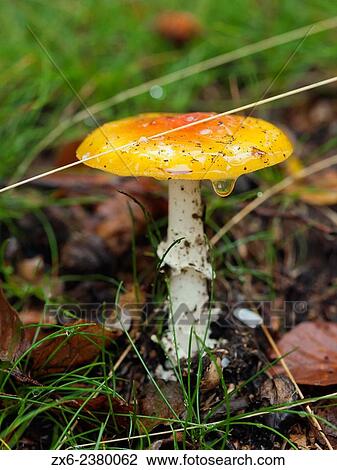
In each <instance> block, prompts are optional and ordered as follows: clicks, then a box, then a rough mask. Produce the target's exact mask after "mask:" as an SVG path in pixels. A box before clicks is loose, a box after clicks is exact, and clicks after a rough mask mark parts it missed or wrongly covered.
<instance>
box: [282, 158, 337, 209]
mask: <svg viewBox="0 0 337 470" xmlns="http://www.w3.org/2000/svg"><path fill="white" fill-rule="evenodd" d="M287 168H288V172H289V173H290V174H291V175H293V176H296V173H297V172H298V171H299V170H301V169H302V168H303V166H302V164H301V163H300V162H299V161H298V160H295V161H292V162H291V164H288V167H287ZM287 192H288V193H290V194H295V195H296V196H297V197H298V198H299V199H301V201H303V202H306V203H307V204H311V205H314V206H332V205H334V204H337V171H336V170H335V169H334V168H328V169H327V170H325V171H324V172H320V173H319V174H314V175H312V176H310V177H308V178H305V179H304V180H300V181H297V182H295V183H293V184H292V185H291V186H289V188H288V189H287Z"/></svg>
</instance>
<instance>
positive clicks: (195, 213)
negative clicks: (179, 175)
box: [158, 180, 212, 359]
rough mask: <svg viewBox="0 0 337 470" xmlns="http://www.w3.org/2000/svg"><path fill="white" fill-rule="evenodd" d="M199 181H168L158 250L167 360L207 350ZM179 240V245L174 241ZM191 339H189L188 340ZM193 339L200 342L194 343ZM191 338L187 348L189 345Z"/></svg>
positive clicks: (207, 268)
mask: <svg viewBox="0 0 337 470" xmlns="http://www.w3.org/2000/svg"><path fill="white" fill-rule="evenodd" d="M202 209H203V208H202V202H201V194H200V182H199V181H186V180H170V181H169V216H168V233H167V241H166V242H162V243H161V244H160V245H159V247H158V256H159V257H160V258H162V257H163V256H164V255H165V256H164V263H165V264H167V265H169V266H170V268H171V276H170V285H169V291H170V299H169V300H170V311H171V315H170V319H169V330H168V332H167V334H166V336H165V337H164V338H163V343H164V346H165V348H166V349H167V352H168V353H169V355H170V356H171V358H174V359H176V356H177V354H178V356H179V358H183V357H187V356H188V354H189V348H190V354H191V356H192V355H193V354H194V353H195V352H196V351H198V349H200V348H201V347H202V342H203V341H205V343H206V344H207V345H208V346H211V344H210V341H209V340H208V339H207V338H206V332H207V327H208V308H209V306H208V305H207V304H208V301H209V296H208V288H207V279H211V276H212V268H211V265H210V263H209V261H208V246H207V243H206V240H205V234H204V227H203V222H202ZM179 239H182V240H181V241H180V242H179V243H175V242H176V241H177V240H179ZM191 335H192V336H191ZM196 336H197V337H199V338H200V339H201V341H200V342H198V340H197V338H196ZM190 337H191V345H190Z"/></svg>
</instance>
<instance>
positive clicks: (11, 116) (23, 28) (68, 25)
mask: <svg viewBox="0 0 337 470" xmlns="http://www.w3.org/2000/svg"><path fill="white" fill-rule="evenodd" d="M167 9H173V10H176V9H179V10H185V11H190V12H192V13H193V14H194V15H195V17H196V18H197V20H198V21H199V22H200V24H201V28H202V32H201V34H200V35H198V36H197V37H195V38H193V39H192V40H191V41H189V42H187V43H186V44H184V45H180V47H177V46H176V44H174V43H172V41H170V40H168V39H165V38H164V37H162V36H160V35H159V34H158V32H157V31H156V28H155V24H156V17H157V15H158V14H159V13H160V12H162V11H164V10H167ZM335 14H337V8H336V4H335V2H322V1H321V0H307V1H305V2H300V1H294V0H283V1H270V0H259V1H258V0H255V1H254V0H236V1H234V2H233V1H219V0H193V1H186V0H185V1H178V0H174V1H170V2H169V4H168V3H167V2H164V1H162V0H159V1H158V0H124V1H122V0H113V1H111V0H72V1H69V0H54V1H46V0H2V2H1V36H2V39H1V44H0V48H1V50H0V58H1V59H0V84H1V88H0V89H1V91H0V93H1V95H0V99H1V107H0V130H1V137H0V146H1V147H0V154H1V158H0V177H2V178H8V177H10V178H11V179H12V180H13V179H14V180H15V179H19V178H21V177H23V176H24V175H25V174H27V173H28V174H29V172H32V166H31V163H32V162H33V160H34V158H35V157H36V156H37V155H38V154H41V152H42V155H43V156H45V157H46V159H47V158H48V155H50V153H51V152H50V150H51V149H52V148H53V147H55V146H57V145H58V144H59V142H66V141H68V140H71V139H74V138H76V137H82V136H83V135H84V134H85V133H87V132H88V131H89V130H90V129H91V128H92V127H93V126H95V123H94V122H93V120H92V119H91V118H89V117H87V118H86V119H82V118H83V117H84V116H85V115H84V116H82V117H81V116H80V118H79V119H78V121H79V122H77V123H76V124H75V125H73V123H71V119H72V118H73V116H76V114H77V113H78V112H80V111H82V110H83V106H82V104H81V103H80V102H79V100H78V99H77V98H76V96H75V95H74V92H73V91H72V90H71V88H70V87H69V84H68V83H67V80H68V81H69V82H70V83H71V85H72V86H73V87H74V89H75V90H76V91H77V92H78V93H79V94H80V95H81V97H82V98H83V100H84V102H85V103H86V105H88V106H91V105H94V104H95V103H97V102H100V101H102V100H106V99H109V98H111V97H112V96H114V95H116V94H118V93H120V92H123V91H125V90H127V89H129V88H130V87H134V86H137V85H140V84H142V83H143V82H146V81H148V80H152V79H156V78H158V77H160V76H162V75H165V74H167V73H170V72H173V71H177V70H180V69H182V68H184V67H186V66H188V65H191V64H195V63H198V62H199V61H202V60H204V59H208V58H211V57H212V56H216V55H218V54H223V53H225V52H228V51H232V50H235V49H237V48H240V47H242V46H246V45H249V44H253V43H255V42H257V41H261V40H263V39H266V38H269V37H272V36H275V35H278V34H281V33H285V32H287V31H291V30H294V29H296V28H299V27H301V26H305V25H309V24H311V23H313V22H317V21H320V20H324V19H327V18H331V17H332V16H333V15H335ZM34 35H35V37H34ZM38 41H40V43H41V44H42V46H43V47H44V48H45V49H46V51H48V53H49V54H50V57H48V55H47V54H46V51H44V50H43V48H41V45H39V44H38ZM298 44H299V41H298V40H296V41H292V42H290V43H288V44H284V45H281V46H278V47H275V48H271V49H269V50H265V51H261V52H259V53H257V54H253V55H249V56H247V57H244V58H242V59H240V60H237V61H234V62H231V63H229V64H226V65H223V66H219V67H216V68H214V69H212V70H208V71H204V72H200V73H197V74H194V75H193V76H190V77H188V78H185V79H182V80H178V81H176V82H174V83H171V84H169V85H166V86H164V87H163V89H162V90H159V93H158V94H157V95H156V93H149V92H146V93H143V94H140V95H139V96H135V97H132V98H130V99H127V100H124V99H123V97H120V98H119V99H118V100H117V101H119V102H118V103H116V104H115V105H113V106H108V107H107V108H106V109H105V110H104V111H101V112H99V113H97V114H95V117H96V118H97V120H98V122H102V121H106V120H111V119H114V118H115V117H119V116H124V115H127V114H135V113H138V112H147V111H153V110H165V111H193V110H213V111H219V112H220V111H224V110H226V109H230V108H231V107H233V106H237V105H240V104H243V103H247V102H249V101H254V100H256V99H258V98H260V97H261V95H262V94H263V93H264V91H265V90H266V89H267V87H268V86H269V85H270V84H271V83H272V87H271V89H270V90H269V92H268V94H269V95H271V94H274V93H277V92H280V91H285V90H287V89H290V88H291V87H293V86H297V85H299V84H300V85H302V84H303V83H309V82H310V81H315V79H320V78H325V77H327V76H330V75H333V74H334V73H335V72H336V55H337V41H336V30H334V29H332V30H329V31H326V32H322V33H319V34H315V35H313V36H311V37H308V38H307V39H306V40H305V41H304V42H303V44H302V45H301V47H299V48H298V50H297V51H296V54H295V55H294V56H293V57H292V58H291V60H290V61H289V63H287V61H288V59H289V57H290V56H291V55H292V54H293V53H294V51H295V48H296V47H297V46H298ZM52 62H54V64H53V63H52ZM286 63H287V66H286V67H285V69H284V70H282V68H283V67H284V66H285V64H286ZM55 65H56V66H55ZM57 67H58V68H59V69H60V70H62V73H63V74H64V76H62V73H60V71H59V70H57ZM280 70H282V73H279V72H280ZM309 72H310V73H311V74H313V80H310V76H308V73H309ZM276 76H277V79H276V80H274V82H273V79H274V78H275V77H276ZM65 78H66V79H65ZM157 91H158V90H157ZM153 95H154V96H153ZM158 95H160V96H159V97H158ZM283 104H284V101H282V102H281V101H280V102H276V103H274V104H273V107H280V106H282V105H283ZM70 124H72V125H70ZM55 128H56V131H55ZM50 133H52V134H50Z"/></svg>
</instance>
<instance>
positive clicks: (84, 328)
mask: <svg viewBox="0 0 337 470" xmlns="http://www.w3.org/2000/svg"><path fill="white" fill-rule="evenodd" d="M55 331H56V330H55V329H53V330H51V331H50V330H49V331H48V332H46V331H44V330H40V332H39V334H38V337H37V339H35V342H36V341H40V340H43V339H44V341H43V342H42V343H41V344H39V345H38V346H36V347H35V348H33V350H32V352H31V356H30V359H31V369H30V370H31V372H32V373H33V375H36V376H42V375H47V374H52V373H61V372H64V371H66V370H69V369H74V368H76V367H77V366H79V365H81V364H87V363H89V362H92V361H94V359H95V358H96V357H97V355H98V354H99V353H100V351H101V350H102V348H103V347H108V346H109V344H110V343H111V341H112V340H114V339H116V338H118V337H119V336H121V335H122V333H123V332H122V330H108V329H106V328H104V326H103V325H99V324H96V323H95V324H90V325H88V324H87V323H84V322H83V321H77V322H75V323H73V324H71V325H68V326H67V327H66V328H64V329H62V330H60V335H59V336H57V337H53V338H50V339H48V337H49V336H50V334H51V333H54V332H55ZM35 333H36V330H35V329H28V330H27V336H28V337H29V338H30V339H31V341H33V338H34V335H35Z"/></svg>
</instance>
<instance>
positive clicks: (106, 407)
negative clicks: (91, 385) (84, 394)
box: [68, 394, 133, 428]
mask: <svg viewBox="0 0 337 470" xmlns="http://www.w3.org/2000/svg"><path fill="white" fill-rule="evenodd" d="M84 403H85V405H84V406H83V410H84V411H86V412H87V413H89V414H95V418H99V417H100V416H101V417H102V419H103V420H105V419H106V415H107V413H109V414H110V415H111V417H112V419H114V420H115V421H116V423H117V424H118V426H121V427H123V428H127V427H128V426H129V424H130V418H129V417H128V416H127V415H129V414H130V413H132V411H133V407H132V406H131V405H129V404H128V403H127V402H126V401H124V400H122V399H121V398H117V397H112V396H110V397H108V396H107V395H103V394H100V395H97V396H94V397H92V398H90V399H89V400H88V401H86V399H85V398H83V399H82V398H81V399H76V400H71V401H70V402H69V403H68V405H69V406H70V407H71V408H75V409H78V408H79V407H80V406H82V405H83V404H84ZM120 415H126V416H120Z"/></svg>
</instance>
